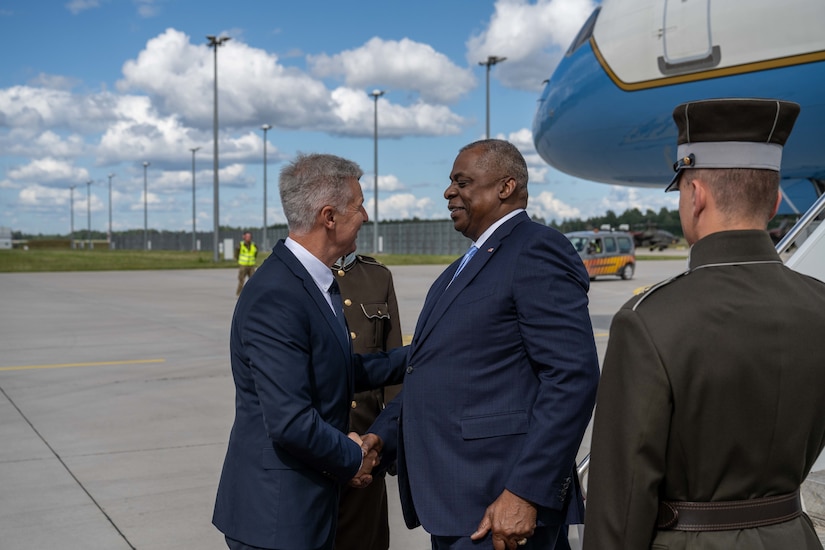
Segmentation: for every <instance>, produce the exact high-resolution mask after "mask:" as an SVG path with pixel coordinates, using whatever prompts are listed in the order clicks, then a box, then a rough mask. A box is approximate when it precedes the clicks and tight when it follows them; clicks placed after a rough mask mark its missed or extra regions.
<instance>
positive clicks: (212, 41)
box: [206, 34, 230, 263]
mask: <svg viewBox="0 0 825 550" xmlns="http://www.w3.org/2000/svg"><path fill="white" fill-rule="evenodd" d="M206 38H207V40H209V47H210V48H213V49H214V53H215V55H214V67H215V68H214V92H213V97H214V115H213V117H212V126H213V128H212V130H213V131H212V133H213V140H214V142H215V143H214V150H213V156H212V194H213V204H212V227H213V231H214V233H215V236H214V238H213V239H212V241H213V242H212V252H213V255H212V261H214V262H215V263H217V262H219V261H220V258H219V256H218V232H219V229H220V206H219V205H220V202H219V198H220V197H219V195H220V193H219V192H218V47H219V46H222V45H223V44H224V43H225V42H228V41H229V40H230V38H229V37H228V36H221V37H216V36H214V35H211V34H208V35H206Z"/></svg>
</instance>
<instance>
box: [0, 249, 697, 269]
mask: <svg viewBox="0 0 825 550" xmlns="http://www.w3.org/2000/svg"><path fill="white" fill-rule="evenodd" d="M212 255H213V252H211V251H208V252H179V251H171V250H151V251H143V250H107V249H102V248H100V249H95V250H62V249H61V250H51V249H42V250H39V249H32V250H20V249H14V250H0V273H35V272H40V271H136V270H141V269H215V268H223V269H226V268H235V267H237V264H236V263H235V262H234V261H231V260H223V261H220V262H217V263H215V262H213V261H212ZM266 256H267V254H259V255H258V264H259V265H260V263H261V262H262V261H263V260H264V258H265V257H266ZM458 256H459V255H455V256H450V255H432V256H431V255H425V254H376V255H375V258H376V259H377V260H379V261H380V262H382V263H384V264H386V265H447V264H449V263H450V262H452V261H454V260H455V259H456V258H458ZM679 258H687V250H685V254H684V256H674V255H672V254H671V255H667V254H656V253H650V254H637V255H636V259H637V260H641V261H646V260H675V259H679Z"/></svg>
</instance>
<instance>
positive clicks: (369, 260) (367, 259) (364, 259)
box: [358, 254, 386, 267]
mask: <svg viewBox="0 0 825 550" xmlns="http://www.w3.org/2000/svg"><path fill="white" fill-rule="evenodd" d="M358 260H359V261H361V262H364V263H365V264H372V265H380V266H381V267H386V266H385V265H384V264H382V263H381V262H379V261H378V260H376V259H375V258H373V257H371V256H362V255H361V254H359V255H358Z"/></svg>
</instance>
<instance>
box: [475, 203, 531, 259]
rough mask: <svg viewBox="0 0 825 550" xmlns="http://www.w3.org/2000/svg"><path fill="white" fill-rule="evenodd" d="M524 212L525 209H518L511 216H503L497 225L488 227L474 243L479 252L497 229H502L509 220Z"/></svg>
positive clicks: (496, 222)
mask: <svg viewBox="0 0 825 550" xmlns="http://www.w3.org/2000/svg"><path fill="white" fill-rule="evenodd" d="M522 212H524V208H516V209H515V210H513V211H512V212H510V213H509V214H507V215H505V216H502V217H501V218H499V219H498V220H496V221H495V223H493V225H491V226H490V227H488V228H487V230H486V231H485V232H484V233H482V234H481V236H480V237H479V238H478V240H477V241H475V242H474V243H473V244H474V245H475V247H476V248H478V249H479V250H481V245H483V244H484V241H486V240H487V239H489V238H490V235H492V234H493V233H495V232H496V229H498V228H499V227H501V225H502V224H503V223H504V222H506V221H507V220H509V219H510V218H512V217H515V216H516V215H518V214H520V213H522Z"/></svg>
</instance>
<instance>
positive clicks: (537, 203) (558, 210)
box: [527, 191, 581, 222]
mask: <svg viewBox="0 0 825 550" xmlns="http://www.w3.org/2000/svg"><path fill="white" fill-rule="evenodd" d="M527 213H528V214H530V215H531V216H538V217H540V218H544V219H545V220H546V221H547V222H550V221H552V220H556V221H561V220H562V219H565V218H579V217H581V211H580V210H579V209H578V208H575V207H573V206H569V205H567V204H565V203H564V202H563V201H561V200H559V199H557V198H556V196H555V195H554V194H553V193H552V192H551V191H542V192H541V193H539V194H538V195H531V196H530V201H529V203H528V205H527Z"/></svg>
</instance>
